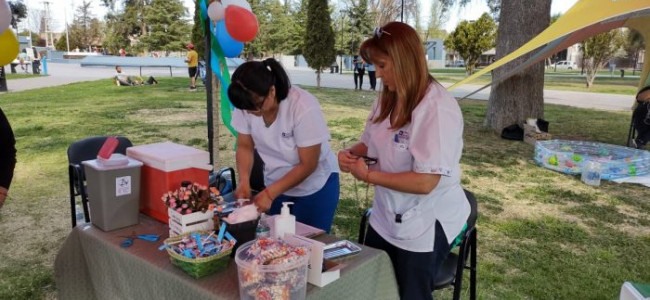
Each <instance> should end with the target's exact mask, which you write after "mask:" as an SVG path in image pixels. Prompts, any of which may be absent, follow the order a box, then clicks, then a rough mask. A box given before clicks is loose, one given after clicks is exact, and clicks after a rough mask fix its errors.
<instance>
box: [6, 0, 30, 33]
mask: <svg viewBox="0 0 650 300" xmlns="http://www.w3.org/2000/svg"><path fill="white" fill-rule="evenodd" d="M9 8H10V9H11V26H12V27H13V28H18V23H20V21H21V20H22V19H24V18H25V17H27V6H25V3H23V1H22V0H17V1H9Z"/></svg>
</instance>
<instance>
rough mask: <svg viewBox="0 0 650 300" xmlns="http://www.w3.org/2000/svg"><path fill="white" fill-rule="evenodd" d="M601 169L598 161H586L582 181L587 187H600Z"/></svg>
mask: <svg viewBox="0 0 650 300" xmlns="http://www.w3.org/2000/svg"><path fill="white" fill-rule="evenodd" d="M600 176H601V169H600V163H598V162H596V161H586V162H585V163H584V165H583V166H582V175H581V177H580V179H582V182H584V183H585V184H587V185H591V186H600Z"/></svg>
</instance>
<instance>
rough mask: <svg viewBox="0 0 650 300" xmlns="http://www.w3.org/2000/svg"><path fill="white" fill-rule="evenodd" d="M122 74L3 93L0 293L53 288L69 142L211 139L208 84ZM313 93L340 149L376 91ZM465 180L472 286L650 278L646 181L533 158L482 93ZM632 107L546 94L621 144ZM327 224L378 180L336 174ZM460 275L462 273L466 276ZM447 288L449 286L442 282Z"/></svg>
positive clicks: (557, 122)
mask: <svg viewBox="0 0 650 300" xmlns="http://www.w3.org/2000/svg"><path fill="white" fill-rule="evenodd" d="M160 83H161V84H159V85H156V86H142V87H116V86H114V85H113V84H112V83H111V82H110V80H99V81H94V82H87V83H78V84H71V85H66V86H61V87H52V88H44V89H38V90H32V91H25V92H19V93H11V94H7V95H2V97H0V107H2V109H3V110H4V111H5V113H6V114H7V117H8V118H9V120H10V121H11V124H12V126H13V129H14V133H15V135H16V138H17V148H18V165H17V167H16V172H15V176H14V181H13V184H12V188H11V191H10V196H9V199H8V200H7V203H6V204H5V206H4V208H3V210H2V211H1V212H0V244H2V245H4V247H0V274H2V276H0V299H33V298H36V299H43V298H56V287H55V284H54V277H53V270H52V267H53V263H54V257H55V255H56V253H57V251H58V249H59V247H60V246H61V244H62V243H63V241H64V239H65V237H66V236H67V234H68V233H69V231H70V220H69V218H70V216H69V204H68V201H69V200H68V192H67V188H68V185H67V184H68V182H67V181H68V179H67V166H66V164H67V158H66V149H67V147H68V145H69V144H70V143H72V142H74V141H76V140H78V139H81V138H84V137H87V136H92V135H106V134H121V135H124V136H127V137H129V138H130V139H131V141H132V142H133V143H134V144H144V143H151V142H159V141H166V140H169V141H173V142H177V143H181V144H186V145H191V146H194V147H197V148H202V149H207V140H206V136H207V133H206V116H205V94H204V93H202V91H203V90H202V89H200V90H199V92H195V93H192V92H189V91H187V87H186V85H187V82H186V79H182V78H173V79H170V78H161V79H160ZM307 89H308V90H309V91H311V92H313V93H314V94H315V95H316V96H317V97H318V98H319V99H320V100H321V105H322V108H323V110H324V112H325V115H326V119H327V121H328V126H329V128H330V131H331V133H332V142H331V143H332V148H333V149H334V151H338V150H339V149H341V148H343V147H344V146H345V145H349V144H350V143H354V142H355V141H356V140H357V139H358V137H359V135H360V133H361V131H362V129H363V124H364V120H365V118H366V116H367V114H368V110H369V108H370V106H371V103H372V101H373V100H374V97H375V94H374V93H373V92H355V91H352V90H342V89H320V90H316V89H314V88H307ZM461 107H462V110H463V113H464V116H465V148H464V153H463V158H462V160H461V164H462V169H463V177H462V183H463V185H464V187H465V188H467V189H469V190H471V191H473V192H474V193H475V194H476V196H477V199H478V203H479V219H478V222H477V227H478V243H479V248H478V255H479V271H478V293H479V298H480V299H523V298H525V299H614V298H616V297H617V296H618V292H619V290H620V286H621V284H622V283H623V282H624V281H626V280H634V281H639V282H646V283H650V272H648V270H650V255H648V253H650V202H649V201H648V199H650V189H648V188H645V187H641V186H638V185H630V184H616V183H610V182H606V181H605V182H603V183H602V185H601V186H600V187H598V188H594V187H590V186H587V185H584V184H582V183H581V182H580V180H579V178H578V177H573V176H567V175H563V174H560V173H556V172H553V171H549V170H546V169H543V168H540V167H538V166H537V165H536V164H535V163H534V161H533V159H532V157H533V147H532V146H529V145H527V144H525V143H523V142H512V141H506V140H502V139H500V138H499V137H498V136H497V135H495V134H493V133H492V132H489V131H486V130H484V129H483V128H482V125H481V124H482V121H483V118H484V115H485V108H486V102H485V101H472V100H467V101H463V102H462V103H461ZM629 117H630V113H614V112H602V111H592V110H585V109H576V108H569V107H564V106H554V105H547V106H546V116H545V118H546V119H547V120H548V121H550V131H551V133H552V134H554V135H555V136H556V137H558V138H566V139H581V140H594V141H601V142H606V143H613V144H623V143H624V139H625V136H626V134H627V129H628V125H629ZM219 136H220V144H219V149H220V153H219V155H220V159H219V165H218V166H217V168H220V167H222V166H232V165H233V164H234V163H233V161H234V158H233V157H234V155H233V151H232V149H233V142H234V140H233V138H231V137H229V136H228V134H227V132H226V130H225V129H224V128H223V127H222V128H221V130H220V135H219ZM341 182H342V187H341V200H340V203H339V207H338V212H337V213H336V216H335V220H334V227H333V234H335V235H337V236H340V237H344V238H349V239H352V240H356V237H357V230H358V222H359V217H360V215H361V213H362V212H363V211H364V210H365V209H366V208H367V207H368V206H369V205H370V200H369V199H372V191H370V194H369V195H368V196H367V197H366V187H365V185H363V184H360V183H355V181H354V179H353V177H351V176H350V175H349V174H343V175H342V177H341ZM465 287H467V285H465ZM436 296H439V298H440V299H450V298H451V293H450V291H444V292H442V293H438V292H436Z"/></svg>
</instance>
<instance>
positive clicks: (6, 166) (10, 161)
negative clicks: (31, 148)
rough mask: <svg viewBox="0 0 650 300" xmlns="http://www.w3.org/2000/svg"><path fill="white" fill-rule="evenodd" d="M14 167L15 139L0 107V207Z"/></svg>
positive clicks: (5, 197)
mask: <svg viewBox="0 0 650 300" xmlns="http://www.w3.org/2000/svg"><path fill="white" fill-rule="evenodd" d="M15 167H16V139H15V138H14V132H13V130H11V125H9V120H7V117H6V116H5V114H4V112H3V111H2V109H1V108H0V209H2V206H3V205H4V203H5V200H6V199H7V196H8V194H9V186H10V185H11V180H12V179H13V177H14V168H15Z"/></svg>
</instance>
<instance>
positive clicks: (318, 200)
mask: <svg viewBox="0 0 650 300" xmlns="http://www.w3.org/2000/svg"><path fill="white" fill-rule="evenodd" d="M228 97H229V98H230V101H231V103H232V104H233V106H235V108H237V109H235V111H234V113H233V118H232V122H231V125H232V126H233V128H235V130H237V133H238V135H237V152H236V159H237V170H238V172H239V181H240V182H239V185H238V188H237V191H236V192H235V195H236V197H237V198H244V199H248V198H250V197H251V187H250V183H249V179H250V176H251V174H250V173H251V168H252V165H253V150H254V149H256V150H257V152H258V153H259V154H260V157H261V158H262V160H263V161H264V182H265V184H266V188H265V189H264V190H262V191H260V192H259V193H258V194H257V195H255V198H254V199H253V201H254V203H255V204H256V205H257V207H258V208H259V210H260V211H267V210H269V209H270V214H278V213H279V212H280V208H281V207H282V203H283V202H287V201H291V202H293V203H294V205H293V207H292V208H291V211H292V214H293V215H295V216H296V220H297V221H299V222H302V223H305V224H308V225H311V226H314V227H318V228H320V229H323V230H325V231H327V232H329V230H330V227H331V225H332V219H333V218H334V211H335V210H336V206H337V204H338V200H339V174H338V172H339V168H338V165H337V162H336V157H335V156H334V154H333V152H332V149H331V148H330V145H329V139H330V134H329V131H328V129H327V123H326V122H325V118H324V117H323V113H322V112H321V110H320V107H319V104H318V100H317V99H316V98H315V97H314V96H313V95H311V94H310V93H308V92H306V91H304V90H302V89H300V88H298V87H295V86H291V84H290V82H289V77H288V76H287V73H286V72H285V71H284V69H283V68H282V66H281V65H280V64H279V63H278V62H277V61H276V60H275V59H272V58H269V59H266V60H264V61H249V62H246V63H244V64H242V65H241V66H239V67H238V68H237V70H235V73H234V74H233V75H232V80H231V84H230V87H229V88H228Z"/></svg>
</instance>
